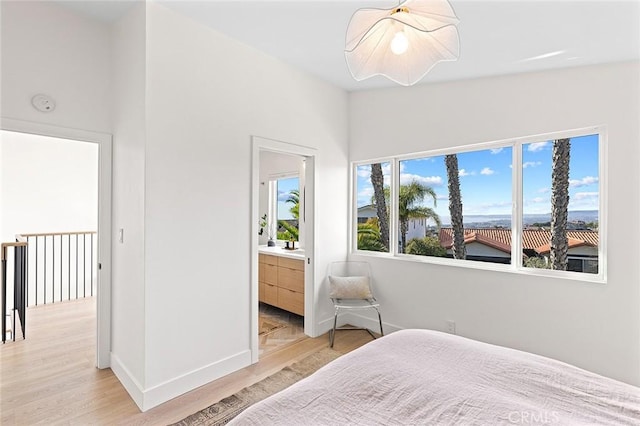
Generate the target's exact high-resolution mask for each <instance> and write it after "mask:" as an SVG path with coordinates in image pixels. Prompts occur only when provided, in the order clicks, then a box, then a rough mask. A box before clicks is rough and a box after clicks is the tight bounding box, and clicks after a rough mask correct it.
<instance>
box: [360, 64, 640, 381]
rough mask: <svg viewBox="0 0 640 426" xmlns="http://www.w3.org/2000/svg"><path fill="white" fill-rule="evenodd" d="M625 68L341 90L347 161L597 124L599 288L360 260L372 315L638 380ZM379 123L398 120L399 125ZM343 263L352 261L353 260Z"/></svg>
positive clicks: (630, 78) (633, 166)
mask: <svg viewBox="0 0 640 426" xmlns="http://www.w3.org/2000/svg"><path fill="white" fill-rule="evenodd" d="M639 91H640V68H639V66H638V64H637V63H621V64H613V65H602V66H592V67H583V68H573V69H566V70H560V71H549V72H542V73H533V74H522V75H513V76H503V77H496V78H486V79H478V80H471V81H464V82H455V83H445V84H436V85H422V86H415V87H413V88H410V89H406V88H394V89H389V90H378V91H365V92H358V93H352V94H351V97H350V100H351V104H350V117H351V139H350V153H351V160H356V161H358V160H366V159H369V158H377V157H383V156H388V155H394V154H405V153H411V152H417V151H425V150H430V149H435V148H446V147H456V146H462V145H468V144H473V143H477V142H488V141H494V140H501V139H506V138H512V137H519V136H526V135H535V134H542V133H548V132H553V131H559V130H569V129H575V128H582V127H587V126H594V125H606V126H607V127H608V131H609V137H608V156H609V157H608V184H607V196H608V214H609V220H608V225H609V228H608V233H607V239H608V240H607V244H608V253H607V260H608V282H607V283H606V284H594V283H588V282H580V281H573V280H560V279H552V278H542V277H533V276H525V275H518V274H513V273H504V272H494V271H484V270H478V269H464V268H461V267H452V266H443V265H431V264H425V263H413V262H406V261H399V260H395V259H383V258H380V257H364V256H363V257H360V256H357V257H358V258H364V259H366V260H368V261H369V262H371V264H372V268H373V273H374V274H375V276H376V283H377V290H378V295H379V296H380V299H381V305H382V313H383V319H384V320H385V321H386V322H388V323H389V324H390V325H393V326H396V327H402V328H408V327H424V328H432V329H436V330H445V320H455V321H456V329H457V331H458V333H459V334H461V335H463V336H468V337H472V338H475V339H478V340H483V341H487V342H492V343H496V344H500V345H505V346H509V347H514V348H518V349H524V350H527V351H531V352H534V353H539V354H543V355H546V356H550V357H552V358H557V359H560V360H563V361H567V362H569V363H572V364H575V365H578V366H580V367H583V368H586V369H589V370H592V371H595V372H598V373H601V374H604V375H607V376H611V377H613V378H616V379H620V380H624V381H627V382H630V383H633V384H636V385H637V384H640V321H638V319H639V318H640V293H639V288H638V287H639V285H638V283H639V279H640V277H639V271H638V262H637V259H638V257H639V255H640V253H639V250H638V248H639V247H638V241H640V230H639V227H638V217H639V211H638V205H639V203H638V201H639V194H640V192H639V190H638V189H639V173H638V170H639V167H638V160H639V159H640V155H639V153H640V151H639V147H640V131H639V128H638V116H640V109H639V105H638V93H639ZM389 123H402V125H401V126H394V125H389ZM353 257H355V256H353Z"/></svg>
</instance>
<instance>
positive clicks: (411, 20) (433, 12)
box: [344, 0, 460, 86]
mask: <svg viewBox="0 0 640 426" xmlns="http://www.w3.org/2000/svg"><path fill="white" fill-rule="evenodd" d="M458 22H459V20H458V18H457V17H456V15H455V13H454V12H453V9H452V7H451V5H450V4H449V2H448V1H447V0H407V1H405V2H404V3H401V4H400V5H399V6H396V7H394V8H392V9H359V10H357V11H356V12H355V13H354V14H353V16H352V17H351V21H349V26H348V27H347V37H346V43H345V51H344V54H345V58H346V60H347V65H348V66H349V71H351V75H353V78H355V79H356V80H358V81H360V80H364V79H367V78H369V77H373V76H374V75H383V76H385V77H387V78H388V79H390V80H393V81H395V82H396V83H398V84H401V85H403V86H411V85H412V84H415V83H416V82H418V81H419V80H420V79H422V77H424V76H425V75H426V74H427V73H428V72H429V70H430V69H431V68H433V66H434V65H435V64H437V63H438V62H440V61H455V60H457V59H458V56H459V55H460V42H459V38H458V29H457V28H456V25H457V24H458Z"/></svg>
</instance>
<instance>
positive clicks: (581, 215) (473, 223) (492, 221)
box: [440, 210, 598, 228]
mask: <svg viewBox="0 0 640 426" xmlns="http://www.w3.org/2000/svg"><path fill="white" fill-rule="evenodd" d="M440 219H441V221H442V225H444V226H450V225H451V218H450V217H449V216H443V217H441V218H440ZM568 220H569V222H576V221H583V222H586V223H589V222H597V221H598V210H574V211H570V212H569V217H568ZM549 221H551V213H544V214H525V215H524V217H523V222H524V224H525V225H531V224H533V223H545V222H549ZM464 225H465V226H467V227H469V228H493V227H504V228H510V227H511V215H509V214H504V215H500V214H497V215H469V216H464Z"/></svg>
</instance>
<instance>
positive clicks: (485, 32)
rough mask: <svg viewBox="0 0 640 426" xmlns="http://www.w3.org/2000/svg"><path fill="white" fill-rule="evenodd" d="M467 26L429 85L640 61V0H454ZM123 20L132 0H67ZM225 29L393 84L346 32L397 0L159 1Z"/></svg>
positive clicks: (369, 84)
mask: <svg viewBox="0 0 640 426" xmlns="http://www.w3.org/2000/svg"><path fill="white" fill-rule="evenodd" d="M450 2H451V4H452V6H453V8H454V10H455V12H456V14H457V15H458V18H459V19H460V24H459V25H458V29H459V32H460V46H461V49H460V59H459V60H458V61H456V62H442V63H440V64H438V65H436V66H435V67H434V68H433V69H432V70H431V71H430V72H429V74H427V76H426V77H425V78H424V79H423V80H421V82H420V83H419V84H428V83H430V82H442V81H452V80H461V79H471V78H479V77H486V76H495V75H504V74H513V73H521V72H531V71H539V70H546V69H552V68H566V67H574V66H581V65H589V64H598V63H607V62H618V61H628V60H638V59H640V0H623V1H614V0H600V1H594V0H590V1H579V0H558V1H548V0H518V1H515V0H512V1H508V0H505V1H496V0H466V1H465V0H450ZM60 3H62V4H64V5H65V6H67V7H71V8H73V9H75V10H76V11H79V12H81V13H83V14H87V15H90V16H92V17H94V18H97V19H101V20H103V21H107V22H109V21H113V20H115V19H117V18H118V17H119V16H121V15H122V14H123V13H125V12H126V10H127V9H128V8H129V7H131V5H132V3H133V2H131V1H129V2H127V1H90V0H87V1H82V0H80V1H78V0H76V1H60ZM156 3H159V4H162V5H163V6H166V7H168V8H170V9H172V10H174V11H175V12H177V13H180V14H182V15H185V16H188V17H191V18H192V19H194V20H196V21H199V22H201V23H202V24H204V25H207V26H209V27H211V28H213V29H215V30H217V31H219V32H221V33H224V34H227V35H228V36H230V37H232V38H234V39H237V40H239V41H241V42H242V43H245V44H247V45H250V46H253V47H255V48H256V49H259V50H261V51H263V52H265V53H267V54H269V55H271V56H274V57H276V58H279V59H281V60H282V61H283V62H286V63H288V64H291V65H293V66H295V67H298V68H300V69H302V70H305V71H307V72H309V73H311V74H313V75H316V76H318V77H320V78H321V79H323V80H326V81H329V82H331V83H333V84H335V85H337V86H339V87H342V88H344V89H346V90H349V91H354V90H363V89H371V88H381V87H393V86H396V84H395V83H393V82H391V81H389V80H387V79H386V78H384V77H380V76H378V77H374V78H371V79H368V80H364V81H361V82H357V81H355V80H354V79H353V78H352V77H351V75H350V73H349V70H348V68H347V65H346V62H345V59H344V54H343V50H344V38H345V30H346V27H347V24H348V22H349V19H350V18H351V15H352V14H353V12H354V11H355V10H356V9H358V8H362V7H378V8H386V7H392V6H394V5H397V4H398V2H397V1H388V0H369V1H362V0H342V1H330V0H316V1H310V0H288V1H270V0H260V1H243V0H234V1H228V0H227V1H211V0H210V1H202V0H201V1H189V0H181V1H176V0H156Z"/></svg>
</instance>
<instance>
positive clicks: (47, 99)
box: [31, 94, 56, 112]
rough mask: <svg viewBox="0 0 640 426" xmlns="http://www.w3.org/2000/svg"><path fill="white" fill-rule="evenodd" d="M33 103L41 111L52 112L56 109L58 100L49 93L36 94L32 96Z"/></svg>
mask: <svg viewBox="0 0 640 426" xmlns="http://www.w3.org/2000/svg"><path fill="white" fill-rule="evenodd" d="M31 105H33V107H34V108H35V109H37V110H38V111H40V112H51V111H53V110H54V109H56V102H55V101H54V100H53V98H52V97H51V96H48V95H42V94H39V95H35V96H34V97H33V98H31Z"/></svg>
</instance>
